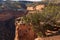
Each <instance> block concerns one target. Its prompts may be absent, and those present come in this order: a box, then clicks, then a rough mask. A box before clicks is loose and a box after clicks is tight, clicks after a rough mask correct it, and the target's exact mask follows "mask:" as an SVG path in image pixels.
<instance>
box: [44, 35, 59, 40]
mask: <svg viewBox="0 0 60 40" xmlns="http://www.w3.org/2000/svg"><path fill="white" fill-rule="evenodd" d="M43 40H60V35H57V36H51V37H45V38H43Z"/></svg>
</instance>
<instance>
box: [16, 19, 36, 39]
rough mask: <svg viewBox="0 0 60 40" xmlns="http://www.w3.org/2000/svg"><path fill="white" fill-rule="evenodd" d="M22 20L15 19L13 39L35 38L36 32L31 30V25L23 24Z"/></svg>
mask: <svg viewBox="0 0 60 40" xmlns="http://www.w3.org/2000/svg"><path fill="white" fill-rule="evenodd" d="M18 20H19V21H18ZM22 20H23V19H22ZM22 20H21V19H17V21H16V23H15V25H16V30H15V40H34V39H35V38H36V34H35V32H34V31H33V30H32V26H31V25H26V24H24V23H25V22H24V21H22Z"/></svg>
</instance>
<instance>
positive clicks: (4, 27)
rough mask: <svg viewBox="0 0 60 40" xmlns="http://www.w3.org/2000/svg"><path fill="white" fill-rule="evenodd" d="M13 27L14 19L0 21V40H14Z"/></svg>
mask: <svg viewBox="0 0 60 40" xmlns="http://www.w3.org/2000/svg"><path fill="white" fill-rule="evenodd" d="M14 35H15V26H14V19H13V18H11V19H9V20H6V21H0V40H14Z"/></svg>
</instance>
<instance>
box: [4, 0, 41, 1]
mask: <svg viewBox="0 0 60 40" xmlns="http://www.w3.org/2000/svg"><path fill="white" fill-rule="evenodd" d="M4 1H5V0H4ZM12 1H41V0H12Z"/></svg>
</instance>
